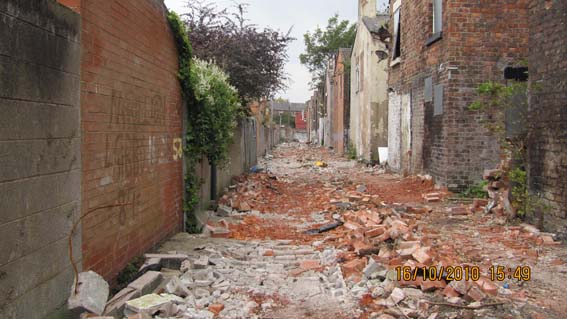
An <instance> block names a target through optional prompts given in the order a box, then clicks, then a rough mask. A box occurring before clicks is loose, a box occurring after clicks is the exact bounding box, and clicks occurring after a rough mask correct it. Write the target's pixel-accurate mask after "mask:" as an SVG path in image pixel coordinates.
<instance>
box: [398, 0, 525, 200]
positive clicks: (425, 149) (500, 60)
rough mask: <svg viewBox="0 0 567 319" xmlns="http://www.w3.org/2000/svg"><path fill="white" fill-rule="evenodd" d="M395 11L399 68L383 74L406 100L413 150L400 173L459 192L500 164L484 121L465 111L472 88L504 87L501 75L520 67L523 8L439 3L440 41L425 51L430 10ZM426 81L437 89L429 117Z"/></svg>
mask: <svg viewBox="0 0 567 319" xmlns="http://www.w3.org/2000/svg"><path fill="white" fill-rule="evenodd" d="M391 3H392V4H393V1H391ZM401 3H402V5H401V21H402V30H401V37H402V40H401V43H402V47H401V63H400V64H398V65H396V66H393V67H392V68H391V69H390V78H389V83H390V86H391V87H392V88H393V89H394V91H395V92H396V93H397V94H404V95H405V94H408V95H411V101H412V103H411V104H412V105H411V108H412V119H411V126H412V133H411V135H412V150H411V153H410V156H411V159H410V160H409V163H410V164H408V165H409V167H404V170H405V169H409V170H410V171H413V172H420V171H425V172H427V173H430V174H432V175H433V176H434V177H435V178H436V180H437V181H438V182H439V183H440V184H443V185H447V186H449V187H450V188H452V189H458V188H463V187H465V186H466V185H470V184H472V183H474V182H476V181H478V180H480V178H481V175H482V171H483V170H484V169H485V168H489V167H492V166H495V165H496V163H497V162H498V161H499V158H498V153H499V148H498V143H497V142H496V140H495V138H494V137H493V136H491V134H490V133H489V132H488V131H487V130H486V128H485V127H484V125H483V124H482V123H481V122H482V120H484V115H482V114H481V113H480V112H472V111H469V110H468V106H469V105H470V104H471V103H472V102H473V101H474V99H475V98H476V88H477V87H478V85H479V84H481V83H483V82H486V81H500V82H501V81H504V75H503V74H504V68H505V67H506V66H510V65H517V64H519V63H521V62H522V61H523V60H525V59H526V57H527V48H528V43H527V41H528V27H527V15H528V14H527V0H518V1H507V0H495V1H474V2H471V1H464V0H455V1H447V0H445V1H443V37H442V38H441V39H440V40H438V41H437V42H435V43H432V44H430V45H427V44H426V42H427V40H428V39H429V38H430V37H431V36H432V10H433V9H432V2H431V1H418V0H401ZM409 21H411V23H408V22H409ZM390 25H391V26H392V27H393V21H392V22H391V23H390ZM392 32H393V29H392ZM427 77H431V78H432V82H433V85H437V84H441V85H443V86H444V98H443V114H442V115H437V116H434V115H433V104H432V103H430V102H427V103H426V102H425V100H424V81H425V79H426V78H427Z"/></svg>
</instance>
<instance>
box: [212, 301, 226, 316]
mask: <svg viewBox="0 0 567 319" xmlns="http://www.w3.org/2000/svg"><path fill="white" fill-rule="evenodd" d="M223 310H224V305H223V304H220V303H216V304H212V305H210V306H209V311H210V312H212V313H214V314H216V315H218V314H220V313H221V311H223Z"/></svg>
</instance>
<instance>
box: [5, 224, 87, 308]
mask: <svg viewBox="0 0 567 319" xmlns="http://www.w3.org/2000/svg"><path fill="white" fill-rule="evenodd" d="M73 253H74V259H75V261H76V262H77V263H78V264H79V265H80V261H81V238H80V234H78V235H76V236H75V237H74V240H73ZM70 265H71V264H70V261H69V246H68V241H67V238H63V239H61V240H59V241H57V242H55V243H53V244H49V245H46V246H44V247H42V248H41V249H38V250H37V251H34V252H33V253H31V254H28V255H25V256H23V257H21V258H19V259H16V260H14V261H12V262H10V263H8V264H5V265H3V266H1V267H0V274H2V275H1V276H0V296H7V297H6V298H4V300H8V302H13V301H14V300H16V299H19V298H20V297H22V296H24V295H26V294H29V293H30V291H33V290H34V289H36V287H37V286H38V285H41V284H43V283H45V282H48V281H50V280H54V278H55V277H57V276H58V274H60V273H61V272H62V271H63V270H64V269H67V268H68V267H70ZM69 287H70V285H69V286H67V287H66V288H65V291H66V293H67V292H68V291H69ZM64 300H65V299H62V300H61V302H63V301H64ZM21 318H26V317H21Z"/></svg>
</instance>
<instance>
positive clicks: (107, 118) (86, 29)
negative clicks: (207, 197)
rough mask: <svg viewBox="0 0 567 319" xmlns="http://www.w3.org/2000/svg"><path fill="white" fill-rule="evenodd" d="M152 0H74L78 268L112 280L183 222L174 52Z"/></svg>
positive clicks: (156, 3) (161, 9)
mask: <svg viewBox="0 0 567 319" xmlns="http://www.w3.org/2000/svg"><path fill="white" fill-rule="evenodd" d="M165 14H166V11H165V6H164V5H163V2H162V1H160V0H105V1H97V0H82V2H81V15H82V67H81V70H82V75H81V82H82V83H81V109H82V112H81V113H82V114H81V123H82V133H83V134H82V163H83V175H82V176H83V181H82V182H83V185H82V204H83V205H82V207H83V215H85V214H87V213H88V212H90V211H92V210H93V209H96V208H97V207H101V206H108V205H114V204H126V206H124V207H116V208H105V209H101V210H98V211H95V212H94V213H92V214H90V215H89V216H86V217H85V218H84V219H83V224H82V227H83V260H84V264H83V268H84V269H92V270H94V271H96V272H98V273H100V274H101V275H103V276H104V277H105V278H107V279H112V278H114V277H115V276H116V274H117V273H118V272H119V271H120V270H121V269H122V268H123V267H124V266H125V265H126V264H127V263H128V262H129V261H130V260H131V259H132V258H133V257H135V256H137V255H140V254H142V253H144V252H145V251H147V250H148V249H150V248H152V247H153V246H155V245H156V244H157V243H158V242H160V241H161V240H163V239H164V238H166V237H167V236H168V235H170V234H172V233H174V232H176V231H179V230H181V225H182V189H183V186H182V185H183V184H182V183H183V177H182V163H181V159H180V157H179V156H178V153H177V152H176V151H175V150H177V149H179V148H180V147H181V146H180V144H181V139H180V138H181V135H182V117H181V113H182V112H181V110H182V109H181V106H182V103H181V95H180V88H179V83H178V80H177V77H176V72H177V70H178V61H177V52H176V48H175V44H174V42H173V41H174V40H173V36H172V34H171V31H170V29H169V25H168V23H167V20H166V16H165Z"/></svg>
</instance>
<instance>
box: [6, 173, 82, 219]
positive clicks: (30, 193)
mask: <svg viewBox="0 0 567 319" xmlns="http://www.w3.org/2000/svg"><path fill="white" fill-rule="evenodd" d="M80 185H81V172H80V171H79V170H75V171H72V172H69V173H61V174H53V175H47V176H40V177H37V178H31V179H26V180H21V181H15V182H8V183H0V212H2V214H0V225H1V224H5V223H8V222H10V221H13V220H16V219H20V218H23V217H26V216H29V215H31V214H36V213H39V212H41V211H44V210H46V209H51V208H54V207H59V206H62V205H64V204H67V203H70V202H73V201H76V200H78V199H79V198H80V195H81V194H80V193H81V187H80Z"/></svg>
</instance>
